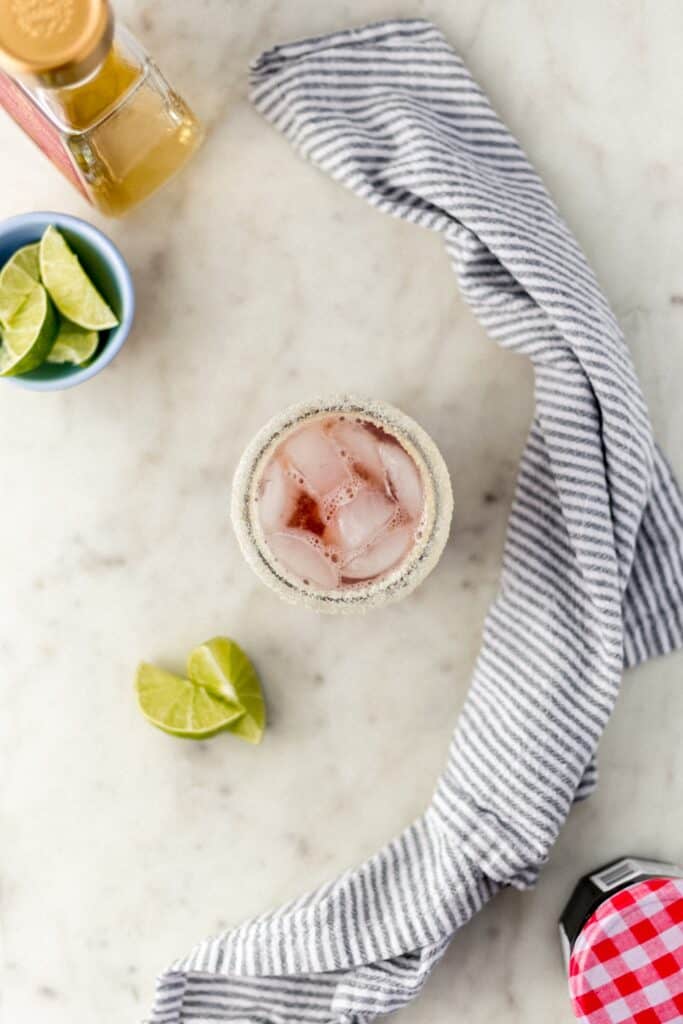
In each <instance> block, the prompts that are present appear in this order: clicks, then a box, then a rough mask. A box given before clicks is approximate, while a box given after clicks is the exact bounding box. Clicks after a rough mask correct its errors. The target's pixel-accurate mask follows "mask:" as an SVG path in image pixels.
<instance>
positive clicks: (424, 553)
mask: <svg viewBox="0 0 683 1024" xmlns="http://www.w3.org/2000/svg"><path fill="white" fill-rule="evenodd" d="M451 509H452V497H451V491H450V483H449V480H448V473H447V471H446V468H445V465H444V464H443V460H442V459H441V456H440V454H439V453H438V451H437V449H436V448H435V446H434V444H433V442H432V441H431V439H430V438H429V437H428V435H426V434H425V433H424V431H422V430H421V428H420V427H418V425H417V424H416V423H414V422H413V421H412V420H410V419H409V418H408V417H407V416H405V415H404V414H403V413H401V412H399V410H398V409H395V408H394V407H393V406H390V405H388V404H387V403H382V402H363V401H359V400H356V399H348V398H342V399H331V400H328V401H324V402H323V401H321V402H315V403H307V404H306V405H304V406H299V407H297V408H296V409H294V410H288V411H287V412H286V413H285V414H284V415H283V416H281V417H278V418H277V419H276V420H274V421H271V423H270V424H268V425H267V426H266V427H265V428H264V429H263V431H261V432H260V433H259V435H258V436H257V438H256V439H255V440H254V442H253V443H252V445H250V446H249V448H248V449H247V451H246V452H245V454H244V456H243V458H242V460H241V462H240V466H239V467H238V471H237V474H236V478H235V487H234V491H233V522H234V523H235V527H236V530H237V534H238V537H239V539H240V543H241V546H242V549H243V551H244V553H245V555H246V556H247V559H248V560H249V562H250V563H251V564H252V566H253V567H254V568H255V569H256V571H257V572H258V574H259V575H260V576H261V577H262V578H263V579H264V580H265V582H267V583H268V584H269V585H270V586H272V587H274V589H276V590H278V592H279V593H280V594H281V595H282V596H284V597H286V598H288V599H290V600H293V601H297V602H302V603H304V604H307V605H309V606H312V607H316V608H318V609H319V610H324V611H339V610H349V609H351V608H353V607H358V606H362V605H364V604H378V603H384V602H385V601H386V600H395V599H396V598H397V597H399V596H403V595H404V594H405V593H407V592H408V591H409V590H411V589H412V588H413V587H414V586H415V585H416V584H417V583H418V582H419V581H420V580H421V579H423V578H424V576H425V575H426V574H427V572H429V570H430V569H431V568H432V567H433V565H434V564H435V563H436V561H437V560H438V557H439V555H440V553H441V550H442V549H443V545H444V543H445V539H446V536H447V533H448V525H449V522H450V515H451Z"/></svg>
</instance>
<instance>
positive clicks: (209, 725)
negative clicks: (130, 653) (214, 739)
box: [135, 663, 244, 740]
mask: <svg viewBox="0 0 683 1024" xmlns="http://www.w3.org/2000/svg"><path fill="white" fill-rule="evenodd" d="M135 688H136V690H137V695H138V703H139V705H140V710H141V711H142V713H143V715H144V716H145V718H146V719H147V721H148V722H151V723H152V725H156V727H157V728H158V729H162V730H163V731H164V732H167V733H169V734H170V735H171V736H182V737H184V738H185V739H193V740H204V739H208V738H209V737H210V736H214V735H215V734H216V733H217V732H220V731H221V730H222V729H225V728H226V726H228V725H230V724H231V723H232V722H235V721H236V720H237V719H238V718H240V716H242V715H243V714H244V712H243V711H242V708H241V707H239V706H238V705H236V704H235V703H229V702H228V701H226V700H223V699H221V698H219V697H216V696H214V695H213V694H212V693H209V691H208V690H206V689H205V688H204V687H203V686H198V685H197V684H196V683H191V682H190V681H189V679H182V678H181V677H180V676H175V675H173V674H172V673H171V672H165V671H164V670H163V669H161V668H157V667H156V666H155V665H148V664H145V663H143V664H142V665H140V667H139V668H138V672H137V676H136V679H135Z"/></svg>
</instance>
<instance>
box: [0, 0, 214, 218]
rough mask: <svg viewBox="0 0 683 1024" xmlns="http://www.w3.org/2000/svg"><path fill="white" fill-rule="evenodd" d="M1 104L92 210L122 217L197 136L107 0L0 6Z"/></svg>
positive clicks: (25, 0) (188, 114) (29, 0)
mask: <svg viewBox="0 0 683 1024" xmlns="http://www.w3.org/2000/svg"><path fill="white" fill-rule="evenodd" d="M0 69H3V70H0V107H3V108H4V109H5V111H6V112H7V113H8V114H9V115H10V117H12V118H13V119H14V120H15V121H16V123H17V124H18V125H19V127H20V128H22V129H23V131H24V132H25V133H26V134H27V135H28V136H29V137H30V138H31V139H32V140H33V141H34V142H35V143H36V145H37V146H38V147H39V148H40V149H42V151H43V152H44V153H45V155H46V156H47V157H48V158H49V159H50V160H51V161H52V163H53V164H54V165H55V166H56V167H57V168H58V169H59V170H60V171H62V173H63V174H64V175H65V176H66V177H67V178H68V180H69V181H70V182H71V183H72V184H73V185H74V186H75V187H76V188H77V189H78V190H79V191H80V192H81V193H82V194H83V195H84V196H85V197H86V198H87V199H88V200H89V201H90V202H91V203H92V204H93V205H94V206H96V207H97V208H98V209H99V210H101V211H102V212H103V213H105V214H108V215H109V216H119V215H121V214H123V213H126V212H127V211H128V210H129V209H130V208H131V207H132V206H135V205H136V204H137V203H139V202H140V201H141V200H143V199H145V198H146V197H147V196H148V195H150V194H151V193H152V192H154V191H156V189H157V188H159V187H160V186H161V185H163V184H164V182H165V181H167V179H168V178H170V177H171V176H172V175H173V174H174V173H175V172H176V171H177V170H178V169H179V168H180V167H182V166H183V164H185V162H186V161H187V160H188V158H189V157H190V156H191V155H192V153H194V151H195V150H196V148H197V146H198V145H199V142H200V140H201V138H202V130H201V126H200V124H199V122H198V121H197V119H196V118H195V117H194V115H193V113H192V111H191V110H190V108H189V107H188V106H187V104H186V103H185V102H184V100H182V99H181V97H180V96H179V95H178V94H177V93H176V92H175V91H174V90H173V89H172V88H171V87H170V86H169V84H168V82H167V81H166V79H165V78H164V77H163V75H162V74H161V72H160V71H159V69H158V68H157V66H156V65H155V64H154V63H153V61H152V60H151V59H150V57H149V56H148V54H147V53H146V51H145V49H144V48H143V47H142V46H141V45H140V43H139V42H138V41H137V39H135V37H134V36H133V35H131V33H130V32H128V31H127V29H126V28H124V26H122V25H120V24H115V21H114V16H113V13H112V10H111V7H110V5H109V3H108V2H107V0H50V3H38V2H36V0H11V2H7V3H0Z"/></svg>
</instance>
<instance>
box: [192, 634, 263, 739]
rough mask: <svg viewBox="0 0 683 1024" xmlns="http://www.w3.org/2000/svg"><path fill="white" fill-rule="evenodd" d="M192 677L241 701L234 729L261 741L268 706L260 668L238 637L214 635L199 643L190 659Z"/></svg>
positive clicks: (225, 698) (206, 687)
mask: <svg viewBox="0 0 683 1024" xmlns="http://www.w3.org/2000/svg"><path fill="white" fill-rule="evenodd" d="M187 672H188V675H189V677H190V679H191V680H192V681H193V682H194V683H197V684H199V685H200V686H203V687H205V689H206V690H208V691H209V692H210V693H213V694H215V695H216V696H218V697H221V698H222V699H223V700H228V701H231V702H237V703H238V704H239V705H240V706H241V707H242V708H243V709H244V715H243V716H242V718H239V719H237V720H236V721H235V722H232V723H231V724H230V725H229V726H228V728H229V730H230V732H234V733H235V735H237V736H241V737H242V738H243V739H245V740H248V741H249V743H260V741H261V737H262V736H263V731H264V729H265V726H266V707H265V702H264V700H263V694H262V692H261V683H260V682H259V677H258V675H257V674H256V669H255V668H254V666H253V665H252V663H251V661H250V660H249V658H248V657H247V655H246V654H245V653H244V651H243V650H242V648H241V647H240V646H239V645H238V644H236V643H235V641H234V640H228V638H227V637H222V636H218V637H214V639H213V640H208V641H207V642H206V643H205V644H202V645H201V647H196V648H195V649H194V651H192V654H191V655H190V657H189V659H188V662H187Z"/></svg>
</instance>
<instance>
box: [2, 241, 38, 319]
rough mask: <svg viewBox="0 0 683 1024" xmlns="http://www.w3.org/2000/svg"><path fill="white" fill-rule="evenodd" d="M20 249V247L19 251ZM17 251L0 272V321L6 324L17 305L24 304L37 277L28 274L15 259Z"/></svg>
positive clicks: (17, 307) (15, 310)
mask: <svg viewBox="0 0 683 1024" xmlns="http://www.w3.org/2000/svg"><path fill="white" fill-rule="evenodd" d="M21 251H22V250H21V249H20V250H19V252H21ZM18 255H19V253H16V252H15V254H14V256H12V258H11V259H10V261H9V262H8V263H6V264H5V266H4V267H3V268H2V271H1V272H0V323H1V324H6V323H8V321H9V320H11V319H12V317H13V316H14V314H15V313H16V312H17V311H18V309H19V307H20V306H22V305H23V304H24V302H25V301H26V299H27V298H28V296H29V295H30V293H31V292H32V291H33V289H34V288H35V285H36V281H37V278H35V277H32V276H31V274H28V273H27V272H26V270H25V269H24V267H22V266H20V264H19V262H18V261H17V256H18Z"/></svg>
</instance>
